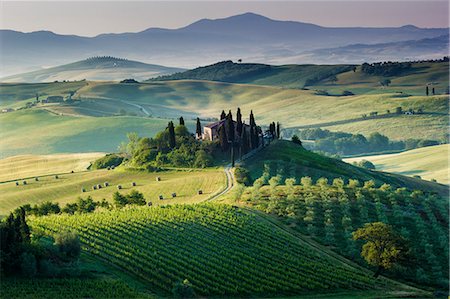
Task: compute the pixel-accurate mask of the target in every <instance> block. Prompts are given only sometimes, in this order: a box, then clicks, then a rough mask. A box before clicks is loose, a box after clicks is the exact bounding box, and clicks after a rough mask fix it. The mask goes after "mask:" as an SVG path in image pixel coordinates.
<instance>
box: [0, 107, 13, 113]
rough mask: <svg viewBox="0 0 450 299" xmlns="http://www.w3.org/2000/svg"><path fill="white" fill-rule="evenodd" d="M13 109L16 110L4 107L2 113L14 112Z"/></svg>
mask: <svg viewBox="0 0 450 299" xmlns="http://www.w3.org/2000/svg"><path fill="white" fill-rule="evenodd" d="M12 111H14V109H12V108H4V109H2V113H7V112H12Z"/></svg>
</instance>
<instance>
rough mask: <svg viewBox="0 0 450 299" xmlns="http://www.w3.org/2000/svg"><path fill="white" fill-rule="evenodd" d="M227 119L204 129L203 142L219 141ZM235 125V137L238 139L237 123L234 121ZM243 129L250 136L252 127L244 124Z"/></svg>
mask: <svg viewBox="0 0 450 299" xmlns="http://www.w3.org/2000/svg"><path fill="white" fill-rule="evenodd" d="M226 121H227V120H226V119H221V120H219V121H217V122H214V123H210V124H208V125H206V126H204V127H203V134H202V136H201V139H202V140H207V141H215V140H218V139H219V130H220V128H221V127H223V126H225V125H226ZM233 124H234V131H235V134H234V136H236V137H238V136H239V134H238V132H237V127H238V126H237V122H236V121H234V120H233ZM242 128H243V130H246V133H247V134H248V135H247V136H249V135H250V126H249V125H247V124H246V123H243V124H242Z"/></svg>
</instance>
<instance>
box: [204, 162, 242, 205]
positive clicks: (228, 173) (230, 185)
mask: <svg viewBox="0 0 450 299" xmlns="http://www.w3.org/2000/svg"><path fill="white" fill-rule="evenodd" d="M223 170H224V171H225V176H226V178H227V185H226V187H225V189H223V190H222V191H220V192H219V193H217V194H214V195H213V196H211V197H210V198H208V199H207V200H206V201H212V200H215V199H217V198H219V197H220V196H222V195H224V194H226V193H228V192H229V191H230V190H231V189H232V188H233V187H234V185H235V184H234V182H235V178H234V172H233V171H232V167H231V164H228V165H227V166H225V168H224V169H223Z"/></svg>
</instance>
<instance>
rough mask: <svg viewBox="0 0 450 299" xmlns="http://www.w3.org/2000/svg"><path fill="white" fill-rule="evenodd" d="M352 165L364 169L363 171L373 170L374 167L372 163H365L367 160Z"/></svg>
mask: <svg viewBox="0 0 450 299" xmlns="http://www.w3.org/2000/svg"><path fill="white" fill-rule="evenodd" d="M354 164H355V165H356V166H359V167H362V168H365V169H372V170H373V169H375V165H373V163H372V162H370V161H367V160H361V161H359V162H355V163H354Z"/></svg>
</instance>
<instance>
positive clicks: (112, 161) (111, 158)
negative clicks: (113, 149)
mask: <svg viewBox="0 0 450 299" xmlns="http://www.w3.org/2000/svg"><path fill="white" fill-rule="evenodd" d="M123 159H124V157H122V156H119V155H117V154H107V155H106V156H104V157H102V158H100V159H97V160H95V161H94V163H93V164H92V167H93V168H94V169H102V168H108V167H117V166H119V165H120V164H121V163H122V161H123Z"/></svg>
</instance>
